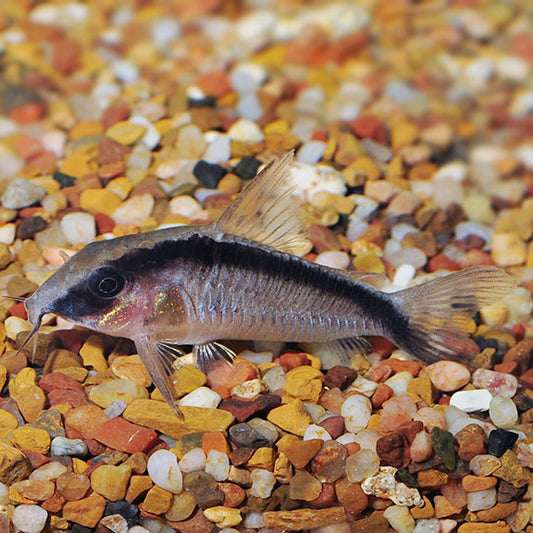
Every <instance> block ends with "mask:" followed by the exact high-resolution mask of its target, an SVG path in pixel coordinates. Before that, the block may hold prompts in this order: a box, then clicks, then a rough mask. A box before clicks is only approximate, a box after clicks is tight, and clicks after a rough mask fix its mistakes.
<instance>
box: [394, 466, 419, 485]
mask: <svg viewBox="0 0 533 533" xmlns="http://www.w3.org/2000/svg"><path fill="white" fill-rule="evenodd" d="M394 479H395V480H396V481H399V482H400V483H403V484H404V485H407V486H408V487H411V488H412V489H418V488H420V485H419V484H418V481H417V480H416V478H415V476H413V475H412V474H410V473H409V471H408V470H406V469H405V468H400V470H398V471H397V472H396V474H394Z"/></svg>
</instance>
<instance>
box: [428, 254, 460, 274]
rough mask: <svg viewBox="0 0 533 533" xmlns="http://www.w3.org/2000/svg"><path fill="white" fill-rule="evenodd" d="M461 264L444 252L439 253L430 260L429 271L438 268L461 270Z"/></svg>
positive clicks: (434, 270)
mask: <svg viewBox="0 0 533 533" xmlns="http://www.w3.org/2000/svg"><path fill="white" fill-rule="evenodd" d="M460 268H461V265H460V264H459V263H458V262H457V261H454V260H453V259H450V258H449V257H447V256H446V255H444V254H437V255H436V256H435V257H432V258H431V259H430V260H429V261H428V272H437V271H438V270H459V269H460Z"/></svg>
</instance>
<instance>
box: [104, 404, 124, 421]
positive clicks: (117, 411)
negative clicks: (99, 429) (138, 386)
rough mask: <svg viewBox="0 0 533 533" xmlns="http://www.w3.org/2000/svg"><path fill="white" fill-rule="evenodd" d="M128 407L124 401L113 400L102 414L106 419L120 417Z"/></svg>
mask: <svg viewBox="0 0 533 533" xmlns="http://www.w3.org/2000/svg"><path fill="white" fill-rule="evenodd" d="M126 407H128V404H127V403H126V402H125V401H124V400H113V401H112V402H111V403H110V404H109V405H108V406H107V407H106V408H105V409H104V413H105V414H106V416H107V418H116V417H117V416H120V415H121V414H122V413H123V412H124V411H125V410H126Z"/></svg>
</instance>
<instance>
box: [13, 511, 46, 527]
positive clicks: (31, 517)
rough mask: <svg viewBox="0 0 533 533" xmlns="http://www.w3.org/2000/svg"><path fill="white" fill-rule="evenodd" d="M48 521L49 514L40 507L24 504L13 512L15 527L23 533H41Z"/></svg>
mask: <svg viewBox="0 0 533 533" xmlns="http://www.w3.org/2000/svg"><path fill="white" fill-rule="evenodd" d="M47 520H48V513H47V512H46V511H45V510H44V509H43V508H42V507H39V506H38V505H27V504H22V505H18V506H17V507H15V509H14V511H13V516H12V521H13V525H14V526H15V527H16V528H17V529H18V530H19V531H22V532H23V533H40V532H41V531H42V530H43V529H44V527H45V525H46V521H47Z"/></svg>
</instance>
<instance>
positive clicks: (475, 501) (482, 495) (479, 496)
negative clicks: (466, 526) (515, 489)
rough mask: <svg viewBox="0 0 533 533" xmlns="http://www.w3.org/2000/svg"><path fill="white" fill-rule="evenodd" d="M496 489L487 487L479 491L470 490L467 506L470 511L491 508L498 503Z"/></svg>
mask: <svg viewBox="0 0 533 533" xmlns="http://www.w3.org/2000/svg"><path fill="white" fill-rule="evenodd" d="M496 496H497V493H496V489H495V488H491V489H486V490H480V491H477V492H469V493H468V495H467V507H468V510H469V511H472V512H475V511H481V510H483V509H490V508H491V507H493V506H494V505H496V501H497V500H496Z"/></svg>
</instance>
